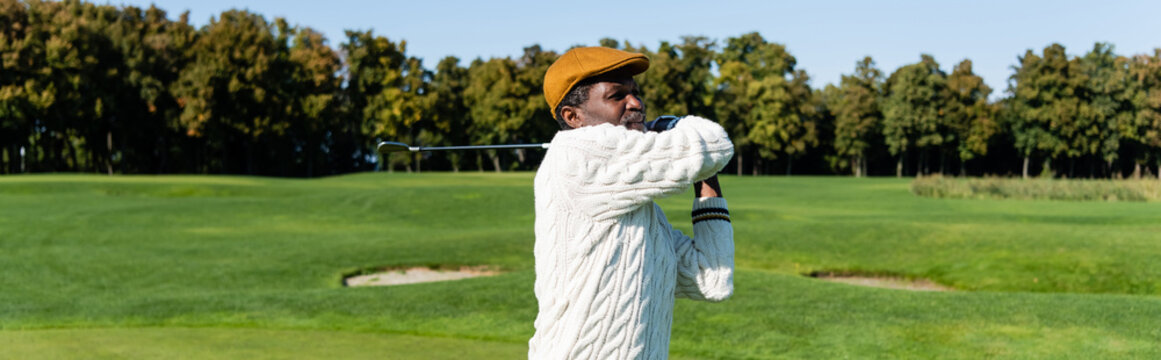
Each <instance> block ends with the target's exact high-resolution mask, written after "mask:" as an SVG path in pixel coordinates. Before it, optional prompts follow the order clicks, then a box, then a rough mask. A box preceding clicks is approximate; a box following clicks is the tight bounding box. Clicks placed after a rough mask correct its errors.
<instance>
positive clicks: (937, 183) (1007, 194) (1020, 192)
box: [911, 175, 1161, 201]
mask: <svg viewBox="0 0 1161 360" xmlns="http://www.w3.org/2000/svg"><path fill="white" fill-rule="evenodd" d="M911 193H913V194H915V195H919V196H928V197H934V198H948V199H983V198H991V199H1024V200H1031V199H1041V200H1043V199H1047V200H1072V201H1161V181H1159V180H1060V179H1016V178H999V177H986V178H946V177H942V176H938V175H937V176H929V177H920V178H916V179H915V181H912V182H911Z"/></svg>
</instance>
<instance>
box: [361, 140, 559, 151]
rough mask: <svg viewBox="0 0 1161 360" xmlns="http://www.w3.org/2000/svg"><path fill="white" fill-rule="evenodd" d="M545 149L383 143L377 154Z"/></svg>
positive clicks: (527, 146)
mask: <svg viewBox="0 0 1161 360" xmlns="http://www.w3.org/2000/svg"><path fill="white" fill-rule="evenodd" d="M524 148H541V149H547V148H548V144H547V143H544V144H508V145H465V146H410V145H407V144H404V143H400V142H393V141H384V142H381V143H379V152H381V153H390V152H397V151H410V152H420V151H441V150H481V149H524Z"/></svg>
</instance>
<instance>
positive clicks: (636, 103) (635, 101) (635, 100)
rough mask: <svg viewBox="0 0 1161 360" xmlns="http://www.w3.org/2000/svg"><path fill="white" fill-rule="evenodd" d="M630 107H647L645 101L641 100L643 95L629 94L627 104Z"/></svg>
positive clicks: (638, 108) (637, 108)
mask: <svg viewBox="0 0 1161 360" xmlns="http://www.w3.org/2000/svg"><path fill="white" fill-rule="evenodd" d="M626 106H628V108H629V109H636V110H640V109H642V108H644V107H645V101H643V100H641V96H640V95H637V94H630V95H629V103H628V104H626Z"/></svg>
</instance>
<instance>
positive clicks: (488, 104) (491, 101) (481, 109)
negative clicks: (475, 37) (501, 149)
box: [464, 58, 526, 172]
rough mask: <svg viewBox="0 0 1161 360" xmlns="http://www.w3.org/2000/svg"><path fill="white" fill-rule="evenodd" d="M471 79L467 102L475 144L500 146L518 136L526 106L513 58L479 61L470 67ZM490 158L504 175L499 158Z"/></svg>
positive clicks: (489, 156) (466, 94)
mask: <svg viewBox="0 0 1161 360" xmlns="http://www.w3.org/2000/svg"><path fill="white" fill-rule="evenodd" d="M468 79H469V80H468V87H467V89H464V98H465V100H466V103H467V106H468V109H470V110H469V113H470V114H471V117H472V124H471V126H469V128H468V134H470V139H471V142H472V143H475V144H497V143H504V142H507V140H508V139H511V138H513V137H515V136H518V135H517V133H518V132H519V131H520V129H521V128H523V127H524V121H525V120H526V119H523V118H520V117H519V115H518V114H519V113H520V109H521V108H522V105H523V104H522V101H521V99H520V98H519V97H518V96H517V86H518V85H517V84H516V62H515V61H512V59H510V58H491V59H488V60H487V61H484V60H481V59H476V60H475V61H472V64H471V66H470V67H468ZM487 154H488V158H489V159H491V162H492V169H493V170H495V171H496V172H500V171H502V168H501V165H500V156H499V154H498V153H497V152H495V151H488V152H487ZM480 169H481V170H483V167H480Z"/></svg>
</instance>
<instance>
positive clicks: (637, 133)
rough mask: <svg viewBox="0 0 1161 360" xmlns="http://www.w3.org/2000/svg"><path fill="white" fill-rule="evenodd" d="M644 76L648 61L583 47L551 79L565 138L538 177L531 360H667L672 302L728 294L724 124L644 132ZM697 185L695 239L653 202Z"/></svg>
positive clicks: (730, 262) (685, 123)
mask: <svg viewBox="0 0 1161 360" xmlns="http://www.w3.org/2000/svg"><path fill="white" fill-rule="evenodd" d="M648 67H649V60H648V59H646V58H645V56H643V55H641V54H634V53H628V52H624V51H620V50H615V49H608V48H576V49H572V50H569V51H568V52H566V53H565V54H564V55H562V56H561V57H560V59H558V60H557V61H556V62H555V63H553V64H552V66H550V67H549V68H548V72H547V73H546V74H545V76H544V95H545V98H546V100H547V101H548V105H549V108H550V109H552V110H553V116H554V117H555V119H556V120H557V122H558V123H559V124H560V126H561V128H562V129H563V130H562V131H560V132H558V133H557V134H556V136H555V137H554V138H553V139H552V143H551V145H550V147H549V150H548V153H547V154H545V157H544V161H543V163H542V164H541V165H540V169H539V170H538V171H537V173H536V180H535V195H536V246H535V255H536V286H535V292H536V298H537V301H538V302H539V314H537V317H536V323H535V326H536V334H535V335H533V337H532V339H531V340H529V343H528V345H529V350H528V357H529V358H534V359H664V358H666V357H668V355H669V334H670V328H671V327H672V324H673V305H674V297H675V296H676V297H685V298H690V299H695V300H708V301H721V300H725V299H726V298H727V297H729V296H730V295H731V294H732V293H733V268H734V242H733V227H731V225H730V222H729V219H730V217H729V211H728V210H727V209H726V200H725V199H723V198H722V197H721V194H722V192H721V189H720V188H719V187H718V185H717V177H716V175H715V174H717V172H718V171H721V169H722V168H723V167H725V165H726V162H727V161H729V159H730V157H732V156H733V154H734V146H733V144H732V143H731V142H730V139H729V137H728V136H727V135H726V132H725V130H723V129H722V127H721V126H719V125H718V124H716V123H714V122H712V121H709V120H706V119H702V118H698V117H693V116H688V117H684V118H681V119H680V120H679V121H678V122H677V123H676V124H673V126H672V128H671V129H669V130H666V131H662V132H647V131H646V130H647V129H646V126H647V125H646V123H645V105H644V104H643V103H642V102H641V98H640V95H639V91H638V88H637V83H636V82H635V81H633V75H636V74H639V73H641V72H644V71H645V70H646V69H648ZM653 130H656V129H653ZM690 186H693V188H694V196H695V197H696V199H695V201H694V204H693V216H692V217H693V233H694V237H693V238H690V237H688V236H686V235H685V234H683V233H682V232H681V231H678V230H675V229H674V228H673V226H672V225H670V224H669V221H668V220H666V218H665V214H664V213H663V212H662V211H661V208H660V207H658V206H657V204H655V203H654V202H653V199H656V198H660V197H665V196H670V195H675V194H679V193H681V192H683V191H685V189H688V188H689V187H690Z"/></svg>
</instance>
